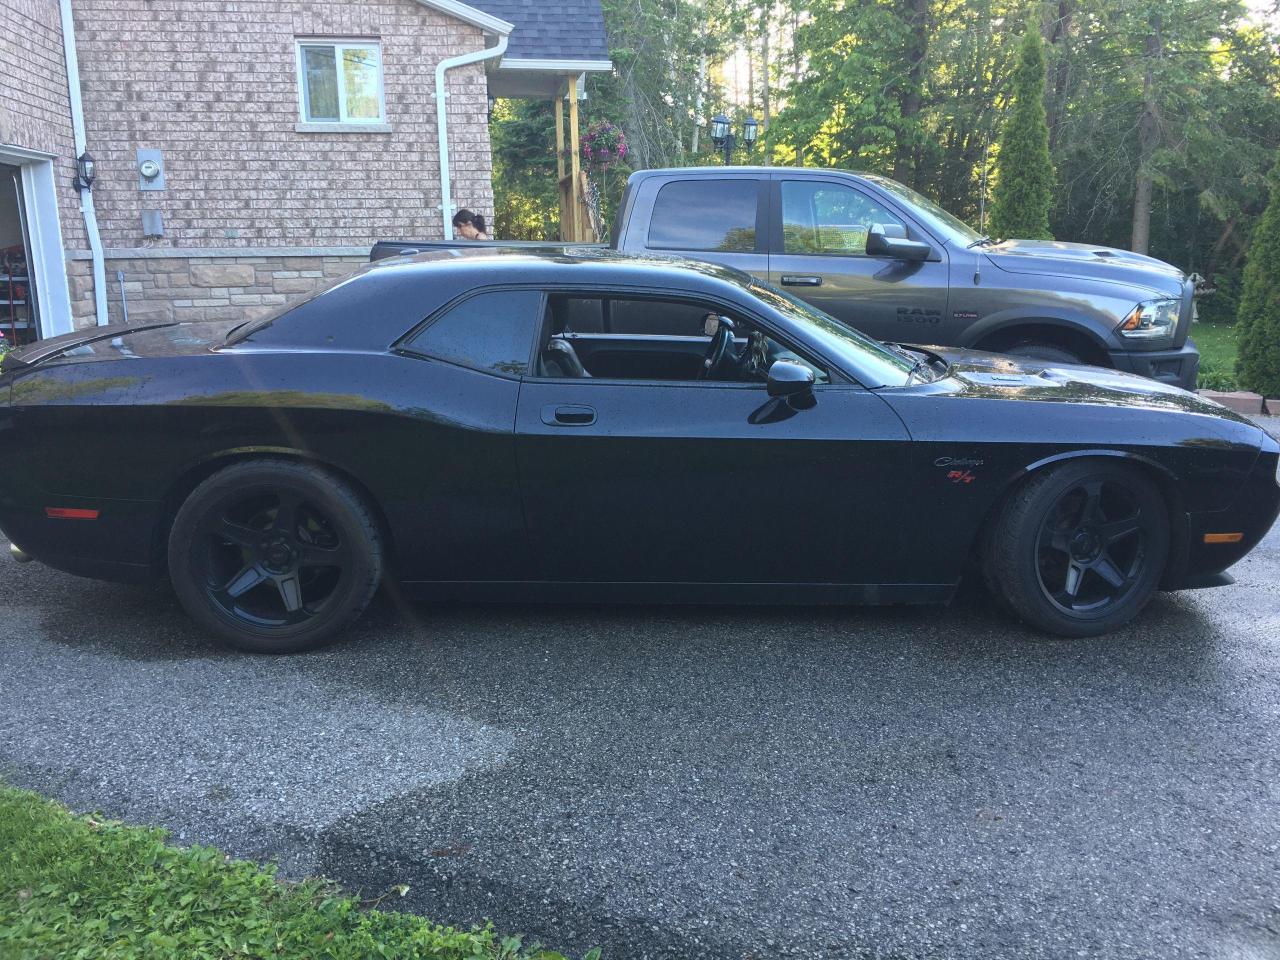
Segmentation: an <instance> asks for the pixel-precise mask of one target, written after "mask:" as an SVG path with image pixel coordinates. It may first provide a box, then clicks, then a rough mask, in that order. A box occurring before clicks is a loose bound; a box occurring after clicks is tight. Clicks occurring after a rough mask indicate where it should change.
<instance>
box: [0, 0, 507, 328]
mask: <svg viewBox="0 0 1280 960" xmlns="http://www.w3.org/2000/svg"><path fill="white" fill-rule="evenodd" d="M2 4H7V5H10V6H13V5H15V4H16V5H18V6H28V7H45V6H48V7H49V8H50V9H51V10H52V11H53V12H54V14H55V19H54V23H55V25H56V3H52V2H48V3H42V2H38V0H0V5H2ZM73 9H74V14H75V21H76V33H77V50H78V53H79V58H80V76H81V88H82V96H83V101H84V110H85V119H86V129H87V140H88V148H89V151H90V152H91V153H92V154H93V155H94V157H95V159H96V160H97V181H96V182H95V184H94V189H93V193H94V200H95V204H96V208H97V215H98V222H99V226H100V230H101V235H102V243H103V246H104V248H105V249H106V257H107V263H106V270H107V288H108V304H109V312H110V314H111V319H112V320H118V319H120V318H121V316H122V313H123V310H122V307H121V299H122V296H121V294H122V292H123V295H124V298H126V299H127V300H128V312H129V319H130V320H131V321H137V320H141V319H155V318H169V317H173V318H176V319H215V318H223V317H227V318H231V317H238V316H253V315H256V314H258V313H260V312H262V311H264V310H269V309H273V308H274V306H276V305H277V304H278V303H279V302H280V300H281V298H284V297H290V296H295V295H297V294H299V293H303V292H305V291H307V290H309V289H311V288H313V287H314V286H315V285H317V284H319V283H323V282H327V280H326V278H331V277H333V276H336V275H340V274H341V273H344V272H347V271H349V270H350V269H352V268H353V267H354V266H355V265H356V264H357V263H359V262H361V261H363V259H364V258H365V256H366V255H367V250H368V247H369V246H370V245H371V244H372V243H373V242H374V241H375V240H376V239H379V238H396V237H404V238H423V239H430V238H436V237H440V236H442V229H441V226H440V201H441V198H440V190H439V160H438V148H437V139H436V125H435V96H434V90H433V86H434V70H435V66H436V64H437V63H438V62H439V61H440V60H441V59H443V58H444V57H449V56H455V55H457V54H459V53H463V52H467V51H471V50H478V49H481V48H483V46H484V38H483V35H482V33H481V31H480V30H479V29H478V28H476V27H474V26H472V25H470V24H467V23H465V22H463V21H461V20H457V19H455V18H453V17H451V16H449V15H447V14H445V13H442V12H440V11H438V10H435V9H433V8H430V7H427V6H424V5H422V4H420V3H417V2H416V0H360V2H348V0H305V2H304V0H296V2H280V0H74V6H73ZM299 37H308V38H310V37H334V38H362V39H364V38H375V39H378V40H379V41H380V42H381V48H382V65H383V84H384V92H385V102H386V129H385V130H380V132H367V131H358V130H357V131H351V132H348V131H343V132H337V133H335V132H299V130H298V129H297V128H298V124H299V121H300V120H301V117H300V116H299V108H298V97H299V93H298V75H297V66H296V51H295V40H296V39H297V38H299ZM58 42H59V43H60V42H61V41H60V39H59V41H58ZM59 56H60V49H59ZM448 76H449V100H448V113H449V143H450V153H451V170H452V175H453V184H454V198H453V199H454V202H455V204H457V205H465V206H468V207H471V208H472V209H478V210H480V211H483V212H484V213H486V214H491V213H492V205H493V199H492V186H491V182H490V173H491V160H490V148H489V134H488V124H487V86H486V81H485V74H484V68H483V65H481V64H476V65H473V66H469V67H463V68H459V69H456V70H454V71H451V72H450V73H449V75H448ZM64 86H65V78H64ZM68 135H69V126H68ZM139 148H146V149H157V150H160V151H161V152H162V154H163V160H164V175H165V182H166V189H165V190H163V191H154V192H153V191H147V192H144V191H142V190H140V189H139V185H138V173H137V150H138V149H139ZM57 152H58V153H59V155H60V156H70V155H71V153H72V151H71V149H70V148H69V147H67V146H65V145H63V146H61V147H59V149H58V151H57ZM70 175H71V171H70V169H68V177H70ZM68 189H69V188H68ZM69 192H70V193H72V194H74V191H71V190H70V189H69ZM144 209H150V210H158V211H160V214H161V216H162V217H163V221H164V234H165V235H164V237H163V238H161V239H147V238H145V237H144V235H143V226H142V212H143V210H144ZM66 211H70V213H71V215H70V216H66ZM77 217H78V206H77V204H76V201H75V199H74V197H72V199H71V200H70V201H69V202H68V203H67V204H66V205H65V208H64V218H65V219H72V218H77ZM67 238H68V240H67V246H68V248H69V273H70V274H71V276H72V283H71V287H72V295H73V304H72V307H73V312H74V313H75V314H76V316H77V322H78V323H82V324H87V323H91V322H92V290H91V285H89V284H87V283H86V282H85V279H84V278H87V276H88V273H89V263H88V252H87V250H84V249H83V246H84V240H83V230H82V229H81V230H80V231H79V233H69V234H67ZM72 238H75V239H72ZM118 271H119V272H123V274H124V281H123V284H121V283H120V282H119V281H118V280H117V272H118ZM122 288H123V289H122Z"/></svg>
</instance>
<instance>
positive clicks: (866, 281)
mask: <svg viewBox="0 0 1280 960" xmlns="http://www.w3.org/2000/svg"><path fill="white" fill-rule="evenodd" d="M772 195H773V199H772V208H773V210H775V211H776V213H775V215H774V216H773V218H772V225H771V229H770V235H771V238H772V242H771V252H770V256H769V279H770V280H771V281H773V282H774V283H776V284H778V285H780V286H783V287H786V288H788V289H789V290H790V291H791V292H792V293H794V294H795V295H796V296H798V297H801V298H803V299H804V300H807V301H808V302H810V303H812V304H813V305H814V306H815V307H818V308H819V309H820V310H824V311H826V312H827V313H829V314H831V315H832V316H833V317H836V318H837V319H839V320H843V321H844V322H845V323H847V324H849V325H850V326H852V327H855V328H857V329H858V330H861V331H862V332H863V333H866V334H868V335H869V336H872V337H875V338H876V339H877V340H891V341H901V342H915V343H930V342H934V341H933V340H931V338H930V333H931V331H932V330H935V329H937V328H938V326H939V325H940V324H941V322H942V320H943V318H944V317H945V316H946V312H947V263H946V256H947V254H946V251H945V248H944V247H943V245H942V244H940V243H937V242H935V241H934V238H932V237H930V236H928V235H927V234H925V233H924V232H923V231H922V230H921V229H920V228H919V226H917V225H916V224H914V223H912V222H911V221H910V220H909V219H908V218H907V217H905V216H903V215H902V214H901V213H899V212H898V211H897V210H896V209H894V208H891V207H890V206H889V205H888V204H886V203H882V202H881V201H879V200H878V199H876V198H875V197H874V196H872V195H871V194H870V193H869V192H867V191H865V190H861V189H858V188H856V187H854V186H852V185H851V184H850V183H848V182H846V181H842V180H839V179H836V178H830V179H827V178H822V177H816V178H814V177H806V178H804V179H799V178H796V177H793V176H787V175H786V174H775V175H774V180H773V187H772ZM877 223H879V224H885V225H894V226H899V227H902V228H904V229H905V230H906V233H907V235H908V236H909V237H910V238H911V239H913V240H923V241H927V242H930V243H932V244H933V246H934V251H935V253H934V258H932V259H930V260H926V261H917V262H909V261H905V260H895V259H890V258H886V257H871V256H868V255H867V252H866V247H867V232H868V231H869V230H870V228H871V226H872V225H873V224H877Z"/></svg>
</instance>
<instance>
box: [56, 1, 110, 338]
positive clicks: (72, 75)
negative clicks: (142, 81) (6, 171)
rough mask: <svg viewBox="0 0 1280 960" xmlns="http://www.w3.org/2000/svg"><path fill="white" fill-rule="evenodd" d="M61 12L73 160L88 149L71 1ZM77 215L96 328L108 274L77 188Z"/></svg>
mask: <svg viewBox="0 0 1280 960" xmlns="http://www.w3.org/2000/svg"><path fill="white" fill-rule="evenodd" d="M59 5H60V7H61V11H62V54H63V56H64V57H65V58H66V61H67V93H68V95H69V97H70V99H71V127H72V130H73V132H74V134H75V143H76V157H79V156H81V155H82V154H84V152H85V151H86V150H87V149H88V147H87V146H86V144H85V135H84V103H83V102H82V101H81V100H80V60H79V58H78V57H77V56H76V27H75V21H74V20H73V19H72V16H71V0H60V4H59ZM80 213H81V214H82V215H83V217H84V232H85V234H86V236H87V237H88V238H89V253H90V255H91V256H92V258H93V312H94V316H95V317H96V319H97V321H98V326H103V325H104V324H105V323H106V322H107V270H106V266H105V265H104V263H103V260H102V237H101V236H99V235H98V216H97V214H96V213H95V212H94V210H93V191H92V190H89V189H86V188H84V187H81V188H80Z"/></svg>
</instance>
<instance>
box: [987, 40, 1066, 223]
mask: <svg viewBox="0 0 1280 960" xmlns="http://www.w3.org/2000/svg"><path fill="white" fill-rule="evenodd" d="M997 168H998V170H999V177H998V179H997V180H996V187H995V194H994V202H993V203H992V205H991V233H992V234H993V235H994V236H997V237H1024V238H1028V239H1032V240H1050V239H1052V238H1053V234H1051V233H1050V232H1049V208H1050V206H1052V204H1053V162H1052V161H1051V160H1050V159H1049V126H1048V124H1047V122H1046V121H1045V112H1044V46H1043V44H1042V42H1041V40H1040V31H1039V29H1038V28H1037V27H1035V26H1032V27H1030V28H1029V29H1028V30H1027V31H1026V33H1025V34H1024V35H1023V39H1022V45H1021V47H1020V49H1019V51H1018V67H1017V69H1016V70H1015V71H1014V75H1013V109H1012V110H1011V111H1010V113H1009V119H1008V120H1006V121H1005V125H1004V130H1003V131H1002V132H1001V134H1000V147H999V155H998V159H997Z"/></svg>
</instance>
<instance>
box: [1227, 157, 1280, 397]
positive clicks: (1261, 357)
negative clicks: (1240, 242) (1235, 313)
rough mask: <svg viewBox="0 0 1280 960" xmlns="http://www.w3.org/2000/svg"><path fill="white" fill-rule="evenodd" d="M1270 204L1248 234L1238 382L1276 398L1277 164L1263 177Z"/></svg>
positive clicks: (1279, 338)
mask: <svg viewBox="0 0 1280 960" xmlns="http://www.w3.org/2000/svg"><path fill="white" fill-rule="evenodd" d="M1268 180H1269V187H1270V200H1269V201H1268V203H1267V207H1266V209H1265V210H1264V211H1263V213H1262V218H1261V219H1260V220H1259V221H1258V226H1257V227H1256V228H1255V230H1254V232H1253V241H1252V242H1251V243H1250V245H1249V258H1248V260H1247V262H1246V263H1245V268H1244V289H1243V292H1242V293H1241V296H1240V314H1239V319H1238V320H1237V326H1238V327H1239V330H1240V365H1239V372H1240V379H1241V381H1242V382H1243V384H1244V385H1245V386H1246V387H1248V388H1249V389H1250V390H1253V391H1255V392H1257V393H1261V394H1263V395H1264V396H1270V397H1277V396H1280V160H1278V161H1277V163H1276V166H1275V167H1273V168H1272V171H1271V175H1270V177H1269V178H1268Z"/></svg>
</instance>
